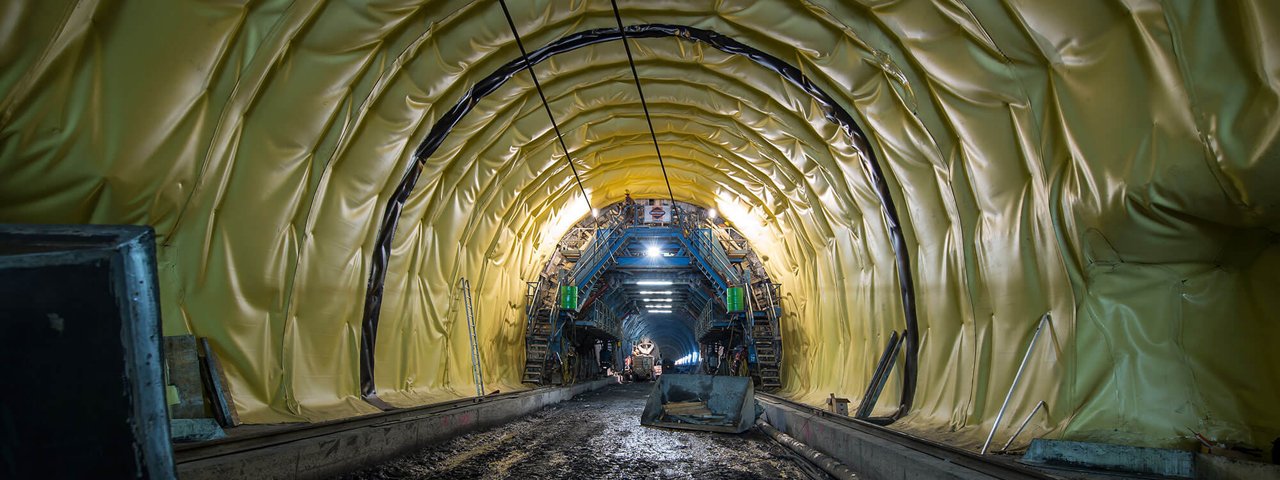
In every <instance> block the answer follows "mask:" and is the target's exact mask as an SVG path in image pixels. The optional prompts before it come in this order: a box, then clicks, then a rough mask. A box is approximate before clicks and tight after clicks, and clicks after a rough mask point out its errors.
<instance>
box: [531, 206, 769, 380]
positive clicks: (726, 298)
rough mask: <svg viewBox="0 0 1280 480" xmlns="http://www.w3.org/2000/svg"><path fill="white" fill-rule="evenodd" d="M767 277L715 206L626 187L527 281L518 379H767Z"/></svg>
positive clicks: (575, 228) (579, 225)
mask: <svg viewBox="0 0 1280 480" xmlns="http://www.w3.org/2000/svg"><path fill="white" fill-rule="evenodd" d="M778 287H779V286H778V285H776V284H774V283H773V282H772V281H771V280H770V279H769V276H768V274H767V273H766V272H765V269H764V266H763V263H762V261H761V259H760V258H759V257H758V256H757V255H756V254H755V252H754V251H753V250H752V249H751V246H750V244H749V243H748V242H747V240H746V238H745V237H744V236H742V235H741V233H740V232H738V231H737V230H736V229H735V228H734V226H733V224H732V223H730V222H728V221H726V220H725V219H723V218H721V217H720V216H719V215H718V214H717V212H716V211H715V209H712V208H706V207H702V206H698V205H693V204H689V203H684V202H676V203H675V204H672V202H670V201H668V200H660V199H638V200H637V199H632V198H631V197H630V195H628V196H627V198H626V199H625V200H623V201H622V202H619V203H615V204H613V205H610V206H608V207H606V208H604V209H601V210H600V212H598V214H597V215H591V216H588V217H587V218H585V219H583V220H582V221H580V222H578V223H577V224H576V225H575V226H573V227H572V228H570V230H569V232H568V233H567V234H566V235H565V236H564V238H562V239H561V240H560V242H559V243H558V244H557V248H556V250H555V252H554V253H553V254H552V256H551V258H550V259H549V260H548V261H547V263H546V264H545V266H544V268H543V270H542V272H541V273H540V275H539V279H538V280H537V281H535V282H530V285H529V292H530V294H529V296H528V299H529V307H528V309H527V312H526V313H527V314H528V318H527V319H526V321H527V325H526V327H527V336H526V365H525V375H524V381H526V382H528V383H535V384H547V383H571V382H574V381H580V380H586V379H589V378H593V377H596V376H599V375H602V374H605V373H608V372H610V371H614V372H619V373H620V374H621V375H623V376H625V377H627V378H630V379H633V380H639V381H646V380H652V379H654V378H655V377H656V376H657V375H661V374H662V373H663V372H664V371H665V372H667V373H671V372H673V371H675V372H681V373H695V372H696V373H707V374H720V375H742V376H751V377H752V378H753V380H754V381H755V382H757V384H758V385H759V386H761V387H763V388H777V387H779V386H781V381H780V376H779V368H780V365H779V363H780V362H779V361H780V357H779V355H778V352H779V351H780V349H781V336H780V335H779V333H778V332H779V331H780V325H779V320H780V319H781V317H782V309H781V304H780V303H779V302H778V299H777V294H778Z"/></svg>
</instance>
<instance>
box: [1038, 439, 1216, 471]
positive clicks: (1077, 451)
mask: <svg viewBox="0 0 1280 480" xmlns="http://www.w3.org/2000/svg"><path fill="white" fill-rule="evenodd" d="M1020 461H1021V462H1022V463H1025V464H1028V465H1036V466H1047V467H1065V468H1082V469H1089V470H1102V471H1106V472H1116V473H1130V474H1140V475H1163V476H1167V477H1178V478H1194V477H1195V455H1194V454H1193V453H1192V452H1186V451H1181V450H1168V449H1163V448H1145V447H1133V446H1129V445H1111V444H1103V443H1090V442H1074V441H1069V440H1048V439H1043V438H1037V439H1034V440H1032V441H1031V446H1030V447H1027V453H1026V454H1024V455H1023V456H1022V460H1020Z"/></svg>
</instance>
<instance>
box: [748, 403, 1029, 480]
mask: <svg viewBox="0 0 1280 480" xmlns="http://www.w3.org/2000/svg"><path fill="white" fill-rule="evenodd" d="M757 398H758V399H759V400H760V406H761V407H763V408H764V411H765V418H766V420H767V421H768V422H769V423H770V424H771V425H773V426H774V428H777V429H778V430H780V431H782V432H783V433H786V434H787V435H790V436H792V437H794V438H795V439H796V440H799V441H800V442H803V443H804V444H805V445H808V446H810V447H812V448H813V449H815V450H818V451H820V452H822V453H824V454H827V455H829V456H831V457H834V458H835V459H837V460H839V461H840V462H841V463H844V464H845V465H847V466H848V467H849V468H851V469H853V470H854V471H856V472H858V475H859V476H860V477H864V478H869V479H906V478H929V479H954V480H961V479H963V480H970V479H992V478H1015V477H1016V478H1046V476H1044V475H1039V474H1035V473H1030V472H1028V473H1026V474H1021V473H1019V472H1016V471H1015V472H1014V473H1015V474H1016V475H1015V476H1014V477H1010V476H1009V474H1010V472H1008V471H1003V472H999V473H990V472H985V471H981V470H979V469H977V468H974V467H971V466H968V465H963V464H960V463H958V462H956V461H954V460H955V459H954V458H947V457H946V456H941V455H937V454H936V452H932V453H931V452H928V451H922V450H917V449H913V448H909V447H908V446H905V445H904V444H903V443H900V442H897V441H894V440H893V439H891V438H887V435H888V433H887V432H881V435H876V434H872V433H868V432H867V431H863V430H860V429H858V428H853V427H851V426H850V425H849V424H848V423H847V422H853V421H854V420H852V419H843V420H837V419H834V418H828V415H824V414H822V413H821V412H815V411H806V410H801V409H798V408H795V407H792V406H790V405H787V404H785V403H781V402H778V401H774V400H773V399H770V398H768V397H764V396H757ZM867 428H874V427H867ZM997 475H1000V476H997Z"/></svg>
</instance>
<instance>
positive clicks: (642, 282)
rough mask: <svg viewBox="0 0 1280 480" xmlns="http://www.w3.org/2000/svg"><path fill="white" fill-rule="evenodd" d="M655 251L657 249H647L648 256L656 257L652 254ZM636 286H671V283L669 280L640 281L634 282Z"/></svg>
mask: <svg viewBox="0 0 1280 480" xmlns="http://www.w3.org/2000/svg"><path fill="white" fill-rule="evenodd" d="M656 249H657V247H649V252H650V255H649V256H651V257H656V256H657V255H656V254H653V253H652V252H653V251H654V250H656ZM636 285H671V281H670V280H641V281H639V282H636Z"/></svg>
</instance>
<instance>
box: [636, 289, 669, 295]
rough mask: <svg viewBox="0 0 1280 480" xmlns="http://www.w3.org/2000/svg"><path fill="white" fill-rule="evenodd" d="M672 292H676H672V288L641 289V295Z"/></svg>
mask: <svg viewBox="0 0 1280 480" xmlns="http://www.w3.org/2000/svg"><path fill="white" fill-rule="evenodd" d="M672 293H674V292H672V291H671V290H641V291H640V294H641V295H671V294H672Z"/></svg>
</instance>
